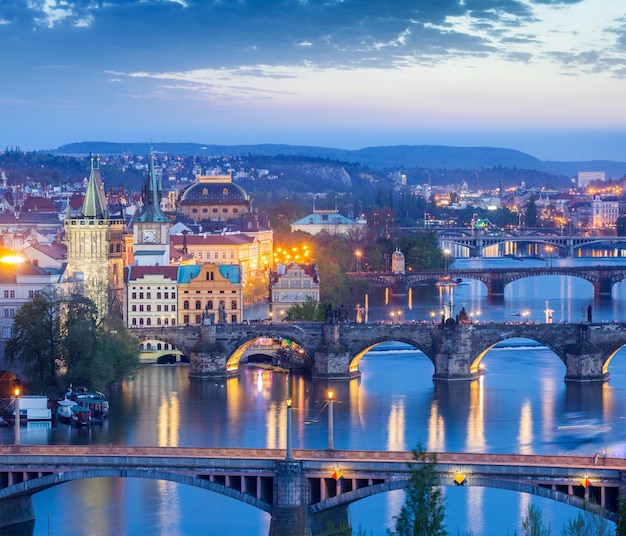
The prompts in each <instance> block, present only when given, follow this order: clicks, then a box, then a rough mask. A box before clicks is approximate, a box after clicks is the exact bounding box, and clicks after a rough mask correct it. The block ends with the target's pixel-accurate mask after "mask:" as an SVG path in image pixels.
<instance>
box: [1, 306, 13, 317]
mask: <svg viewBox="0 0 626 536" xmlns="http://www.w3.org/2000/svg"><path fill="white" fill-rule="evenodd" d="M4 318H15V309H10V308H8V307H7V308H5V310H4Z"/></svg>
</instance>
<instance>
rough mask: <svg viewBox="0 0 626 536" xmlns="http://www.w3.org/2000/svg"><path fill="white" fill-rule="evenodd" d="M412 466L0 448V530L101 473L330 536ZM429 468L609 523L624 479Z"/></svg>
mask: <svg viewBox="0 0 626 536" xmlns="http://www.w3.org/2000/svg"><path fill="white" fill-rule="evenodd" d="M289 454H291V456H290V455H289ZM411 461H413V457H412V454H411V453H410V452H389V451H342V450H294V451H293V452H292V453H291V452H290V451H287V450H282V449H227V448H224V449H220V448H186V447H130V446H100V445H97V446H96V445H93V446H60V445H49V446H2V447H0V529H1V528H2V527H8V526H12V525H17V524H20V523H25V522H28V521H32V520H33V519H34V512H33V508H32V502H31V496H32V495H33V494H34V493H37V492H39V491H42V490H44V489H47V488H50V487H52V486H56V485H60V484H63V483H66V482H71V481H74V480H82V479H86V478H99V477H109V478H149V479H153V480H166V481H171V482H176V483H179V484H187V485H190V486H195V487H199V488H203V489H206V490H209V491H213V492H216V493H220V494H222V495H226V496H228V497H231V498H233V499H236V500H239V501H242V502H244V503H246V504H248V505H250V506H253V507H255V508H258V509H260V510H263V511H264V512H268V513H269V514H270V515H271V523H270V536H292V535H294V534H302V535H311V536H317V535H322V534H324V535H328V536H330V535H333V534H340V533H341V530H342V529H343V530H345V529H346V528H349V527H350V517H349V514H348V506H349V505H350V504H351V503H353V502H356V501H358V500H361V499H364V498H367V497H371V496H373V495H376V494H379V493H385V492H388V491H392V490H397V489H403V488H404V487H406V484H407V481H408V479H409V477H410V471H409V467H408V465H407V464H408V462H411ZM436 470H437V473H438V476H439V480H440V483H441V485H444V486H451V485H465V486H479V487H491V488H499V489H507V490H512V491H517V492H524V493H531V494H533V495H538V496H540V497H545V498H549V499H552V500H555V501H559V502H563V503H566V504H569V505H571V506H574V507H577V508H581V509H585V510H589V511H591V512H593V513H595V514H598V515H601V516H604V517H605V518H607V519H609V520H611V521H617V512H618V498H619V496H620V490H621V489H622V488H623V483H624V482H626V478H625V477H626V460H624V459H621V458H620V459H616V458H606V459H602V460H601V461H600V464H599V465H595V464H594V463H593V460H592V458H591V457H579V456H539V455H520V454H477V453H438V454H437V465H436ZM69 512H71V509H70V510H68V515H69ZM329 528H331V529H334V530H331V531H329Z"/></svg>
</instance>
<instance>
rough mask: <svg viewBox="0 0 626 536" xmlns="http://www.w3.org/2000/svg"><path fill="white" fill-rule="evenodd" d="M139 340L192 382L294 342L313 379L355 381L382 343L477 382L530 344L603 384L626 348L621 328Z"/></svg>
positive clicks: (379, 328)
mask: <svg viewBox="0 0 626 536" xmlns="http://www.w3.org/2000/svg"><path fill="white" fill-rule="evenodd" d="M132 332H133V333H134V334H135V335H136V336H137V337H138V338H140V339H159V340H162V341H163V342H168V343H170V344H173V345H174V346H175V347H177V348H178V349H180V350H182V351H183V352H184V353H185V354H187V355H189V356H190V364H191V367H190V376H191V377H195V378H204V377H207V378H213V377H224V376H228V375H236V374H237V373H238V368H239V360H240V358H241V356H242V355H243V353H244V352H245V350H246V348H248V347H249V346H250V345H251V344H253V343H254V341H256V340H257V339H259V338H261V337H272V338H283V339H290V340H293V341H294V342H296V343H297V344H298V345H300V346H301V347H302V348H303V349H304V350H305V351H306V352H307V353H308V355H309V356H310V358H311V362H312V373H313V377H314V378H317V379H323V378H329V379H330V378H333V379H349V378H353V377H355V376H358V375H359V361H360V360H361V358H362V357H363V355H364V354H365V353H366V352H367V351H368V350H370V349H371V348H372V347H373V346H375V345H376V344H378V343H381V342H386V341H399V342H404V343H407V344H410V345H412V346H413V347H415V348H416V349H418V350H421V351H422V352H423V353H424V354H425V355H426V356H427V357H428V359H429V360H430V361H431V362H432V364H433V367H434V373H433V379H435V380H442V381H454V380H472V379H474V378H476V377H477V376H478V375H480V374H481V366H480V363H481V360H482V359H483V357H484V356H485V354H486V353H487V351H488V350H489V349H491V348H493V346H495V345H496V344H498V343H499V342H502V341H505V340H507V339H511V338H518V337H521V338H526V339H530V340H533V341H536V342H538V343H541V344H543V345H545V346H547V347H548V348H550V349H551V350H552V351H553V352H554V353H555V354H556V356H557V357H558V358H559V359H560V360H561V361H562V362H563V364H564V365H565V380H566V381H575V382H602V381H606V380H608V378H609V364H610V362H611V359H612V358H613V356H614V355H615V353H616V352H617V351H618V350H619V349H620V348H621V347H622V346H623V345H624V344H626V325H625V324H623V323H620V324H617V323H615V324H530V323H528V324H487V323H483V324H456V323H446V324H392V325H389V324H385V325H379V324H341V325H337V324H322V323H301V324H300V323H293V324H288V323H276V324H252V325H234V324H224V325H207V326H202V327H180V328H177V327H169V328H164V327H163V328H138V329H134V330H132Z"/></svg>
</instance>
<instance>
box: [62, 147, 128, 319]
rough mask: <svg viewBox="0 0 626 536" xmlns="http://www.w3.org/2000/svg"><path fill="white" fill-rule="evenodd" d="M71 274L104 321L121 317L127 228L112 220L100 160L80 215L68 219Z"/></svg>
mask: <svg viewBox="0 0 626 536" xmlns="http://www.w3.org/2000/svg"><path fill="white" fill-rule="evenodd" d="M64 227H65V241H66V243H67V270H68V273H69V274H70V275H71V276H72V277H74V278H75V279H77V280H80V279H81V277H80V274H82V280H83V285H84V293H85V296H87V297H88V298H90V299H91V300H92V301H93V302H94V303H95V304H96V306H97V307H98V312H99V315H100V317H101V318H104V317H105V316H106V315H107V314H108V313H109V312H111V313H119V314H121V312H122V310H123V297H124V292H123V290H124V258H123V245H124V227H125V222H124V220H123V219H122V218H119V219H111V218H109V211H108V207H107V199H106V196H105V193H104V185H103V183H102V177H101V176H100V159H99V158H98V159H97V161H95V162H94V159H93V158H92V159H91V173H90V175H89V183H88V185H87V192H86V193H85V199H84V201H83V206H82V208H81V210H80V212H79V213H77V214H70V213H69V211H68V214H67V215H66V218H65V223H64Z"/></svg>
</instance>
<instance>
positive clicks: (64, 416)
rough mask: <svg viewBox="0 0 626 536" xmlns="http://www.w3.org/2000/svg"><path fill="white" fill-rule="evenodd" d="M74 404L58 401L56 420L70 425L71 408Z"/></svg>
mask: <svg viewBox="0 0 626 536" xmlns="http://www.w3.org/2000/svg"><path fill="white" fill-rule="evenodd" d="M75 405H76V402H74V401H73V400H68V399H67V398H64V399H63V400H60V401H59V405H58V406H57V419H59V421H61V422H65V423H70V422H71V421H72V406H75Z"/></svg>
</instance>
